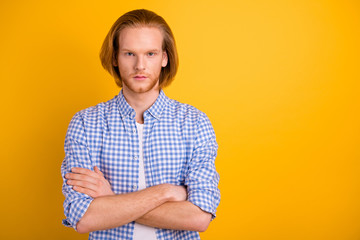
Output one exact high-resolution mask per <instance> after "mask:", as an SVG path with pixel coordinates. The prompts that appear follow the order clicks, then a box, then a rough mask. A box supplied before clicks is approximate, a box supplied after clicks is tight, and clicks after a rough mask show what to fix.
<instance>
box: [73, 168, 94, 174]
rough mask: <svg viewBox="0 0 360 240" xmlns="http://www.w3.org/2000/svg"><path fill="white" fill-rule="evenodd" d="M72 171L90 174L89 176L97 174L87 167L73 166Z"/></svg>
mask: <svg viewBox="0 0 360 240" xmlns="http://www.w3.org/2000/svg"><path fill="white" fill-rule="evenodd" d="M71 172H72V173H80V174H84V175H89V176H96V174H95V173H94V171H92V170H90V169H87V168H80V167H73V168H71Z"/></svg>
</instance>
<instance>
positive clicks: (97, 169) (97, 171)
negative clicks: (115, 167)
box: [94, 166, 104, 176]
mask: <svg viewBox="0 0 360 240" xmlns="http://www.w3.org/2000/svg"><path fill="white" fill-rule="evenodd" d="M94 171H95V172H96V173H99V174H101V176H104V174H103V173H102V172H101V171H100V170H99V168H98V167H97V166H95V167H94Z"/></svg>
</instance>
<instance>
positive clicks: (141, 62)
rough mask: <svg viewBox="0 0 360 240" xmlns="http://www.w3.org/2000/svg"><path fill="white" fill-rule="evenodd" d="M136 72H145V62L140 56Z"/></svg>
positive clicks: (136, 64) (137, 59)
mask: <svg viewBox="0 0 360 240" xmlns="http://www.w3.org/2000/svg"><path fill="white" fill-rule="evenodd" d="M135 70H137V71H142V70H145V61H144V58H143V57H142V56H138V57H137V58H136V63H135Z"/></svg>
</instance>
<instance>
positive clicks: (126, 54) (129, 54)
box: [125, 52, 135, 56]
mask: <svg viewBox="0 0 360 240" xmlns="http://www.w3.org/2000/svg"><path fill="white" fill-rule="evenodd" d="M125 56H135V55H134V54H133V53H132V52H126V53H125Z"/></svg>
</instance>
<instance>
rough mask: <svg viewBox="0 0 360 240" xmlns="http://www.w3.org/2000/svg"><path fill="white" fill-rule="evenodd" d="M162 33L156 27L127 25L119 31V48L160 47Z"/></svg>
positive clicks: (144, 48)
mask: <svg viewBox="0 0 360 240" xmlns="http://www.w3.org/2000/svg"><path fill="white" fill-rule="evenodd" d="M162 42H163V35H162V33H161V31H160V30H159V29H158V28H156V27H127V28H125V29H123V30H121V32H120V36H119V50H122V49H127V50H142V49H143V50H146V49H159V50H161V49H162Z"/></svg>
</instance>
